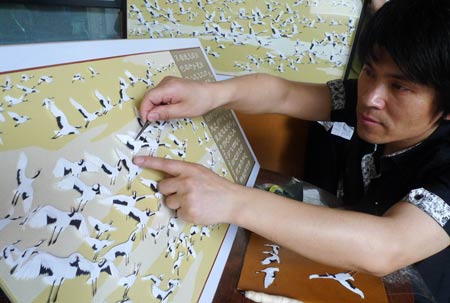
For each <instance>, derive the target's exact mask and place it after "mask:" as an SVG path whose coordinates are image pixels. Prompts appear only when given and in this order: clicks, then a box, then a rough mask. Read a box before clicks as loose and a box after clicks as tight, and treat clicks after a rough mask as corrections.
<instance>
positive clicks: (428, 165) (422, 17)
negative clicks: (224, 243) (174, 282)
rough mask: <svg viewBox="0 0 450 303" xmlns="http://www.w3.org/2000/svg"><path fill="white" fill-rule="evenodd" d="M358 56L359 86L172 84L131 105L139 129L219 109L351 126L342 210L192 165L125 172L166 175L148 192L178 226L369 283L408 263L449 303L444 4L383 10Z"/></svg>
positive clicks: (392, 4)
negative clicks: (227, 236) (357, 274)
mask: <svg viewBox="0 0 450 303" xmlns="http://www.w3.org/2000/svg"><path fill="white" fill-rule="evenodd" d="M359 51H360V58H361V60H362V62H363V63H364V67H363V70H362V72H361V74H360V77H359V79H358V81H345V82H343V81H331V82H329V83H328V85H322V84H305V83H299V82H293V81H288V80H284V79H281V78H277V77H274V76H269V75H264V74H253V75H247V76H243V77H237V78H233V79H230V80H227V81H222V82H217V83H200V82H194V81H189V80H182V79H177V78H172V77H171V78H166V79H164V80H163V81H161V83H160V84H159V85H158V86H157V87H156V88H155V89H153V90H150V91H149V92H148V93H147V94H146V96H145V97H144V99H143V102H142V105H141V114H142V116H143V117H145V118H146V119H149V120H159V119H163V120H164V119H172V118H181V117H185V116H198V115H201V114H203V113H205V112H207V111H209V110H212V109H214V108H216V107H224V108H232V109H234V110H237V111H242V112H246V113H279V114H286V115H290V116H293V117H296V118H299V119H305V120H310V121H325V120H330V121H340V122H345V123H347V124H348V125H350V126H354V127H355V130H356V131H355V132H354V134H353V136H352V137H351V140H348V141H346V142H345V144H343V146H342V147H341V153H339V155H340V157H341V158H338V159H337V160H338V161H337V162H339V163H345V165H343V166H342V165H341V168H342V171H341V172H340V176H341V179H340V181H339V184H340V185H341V186H340V189H341V190H342V192H343V196H342V198H343V200H344V201H345V202H346V203H347V204H348V205H351V206H352V207H353V210H342V209H328V208H323V207H317V206H312V205H308V204H305V203H297V202H294V201H292V200H289V199H286V198H283V197H280V196H277V195H272V194H270V193H267V192H264V191H261V190H257V189H252V188H246V187H243V186H240V185H236V184H233V183H231V182H228V181H226V180H225V179H224V178H221V177H219V176H216V175H214V174H213V173H212V172H210V171H209V170H208V169H206V168H203V167H201V166H199V165H196V164H189V163H184V162H179V161H174V160H168V159H159V158H151V157H136V158H135V163H137V164H138V165H140V166H142V167H148V168H152V169H156V170H160V171H163V172H165V173H166V175H167V176H166V179H164V180H162V181H161V182H160V183H159V191H160V192H161V193H163V194H164V195H165V196H166V204H167V206H168V207H169V208H171V209H175V210H177V211H178V216H179V217H181V218H183V219H185V220H187V221H190V222H194V223H197V224H213V223H221V222H226V223H232V224H236V225H239V226H242V227H244V228H246V229H249V230H251V231H253V232H255V233H258V234H260V235H262V236H264V237H266V238H268V239H270V240H271V241H274V242H277V243H279V244H281V245H283V246H284V247H287V248H290V249H292V250H294V251H296V252H298V253H299V254H301V255H303V256H305V257H307V258H310V259H312V260H315V261H318V262H322V263H326V264H329V265H333V266H338V267H342V268H346V269H348V270H356V271H363V272H367V273H370V274H373V275H377V276H383V275H386V274H389V273H391V272H393V271H396V270H398V269H401V268H404V267H406V266H408V265H411V264H415V266H416V267H417V269H418V271H419V272H420V274H421V275H422V277H423V279H424V280H425V282H426V284H427V286H428V287H429V289H430V290H431V292H432V294H433V295H434V299H435V300H436V302H450V287H449V286H450V249H449V248H448V247H449V244H450V237H449V233H450V224H449V223H448V222H449V220H450V205H449V204H450V123H449V122H448V120H449V118H450V116H449V115H448V113H450V1H446V0H430V1H423V0H391V1H389V2H387V3H386V4H385V5H384V6H382V8H381V9H380V10H379V11H378V12H377V13H376V14H375V15H374V16H373V18H372V19H371V20H370V21H369V23H368V24H367V26H366V31H365V33H363V34H362V40H361V41H360V49H359ZM339 163H337V164H336V165H337V166H336V167H338V164H339ZM274 223H276V224H274Z"/></svg>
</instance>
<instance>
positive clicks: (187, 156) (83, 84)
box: [0, 40, 258, 302]
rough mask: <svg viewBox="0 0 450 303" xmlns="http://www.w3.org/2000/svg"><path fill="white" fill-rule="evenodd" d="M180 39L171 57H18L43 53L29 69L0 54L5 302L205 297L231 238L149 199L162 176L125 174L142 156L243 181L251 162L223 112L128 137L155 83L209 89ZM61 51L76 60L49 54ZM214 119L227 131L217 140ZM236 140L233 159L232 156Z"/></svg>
mask: <svg viewBox="0 0 450 303" xmlns="http://www.w3.org/2000/svg"><path fill="white" fill-rule="evenodd" d="M183 41H184V43H183V45H182V46H178V47H177V48H176V49H174V48H170V47H171V45H173V42H170V41H167V40H161V41H159V42H157V41H152V44H156V45H157V46H156V47H152V46H151V44H150V43H148V41H142V42H141V43H133V45H137V46H138V47H137V48H135V49H129V41H116V42H112V41H105V42H101V43H99V42H93V43H92V44H89V43H88V44H83V43H81V44H80V43H63V44H46V45H42V46H39V45H36V46H28V51H36V54H38V53H42V51H43V50H46V51H51V52H52V54H53V55H52V54H49V55H43V56H41V57H40V58H41V60H40V61H39V59H35V60H34V61H36V62H33V63H27V62H22V63H20V62H19V63H17V61H18V60H17V59H13V57H8V56H10V55H11V54H17V55H20V53H21V52H23V51H24V49H25V48H24V46H20V47H14V46H10V47H3V48H0V53H1V54H2V59H6V60H8V59H11V60H12V61H16V63H12V64H11V62H10V63H8V64H9V66H8V67H7V68H3V69H2V70H1V71H0V85H1V88H0V89H1V91H0V96H1V97H0V138H1V142H0V143H1V144H0V170H1V171H2V177H1V180H2V182H1V184H0V199H1V201H2V203H1V204H0V217H1V218H2V219H0V234H1V237H0V249H1V250H2V258H1V260H0V275H1V277H0V284H1V286H2V289H3V290H4V291H5V292H6V293H7V295H8V296H9V297H10V298H11V299H12V300H13V301H17V302H46V301H53V302H54V301H58V302H91V301H92V302H124V301H133V302H167V301H170V302H188V301H189V302H191V301H199V300H200V301H202V300H209V299H210V298H211V297H212V295H213V294H214V290H215V287H216V285H217V280H218V278H220V273H221V269H220V268H221V266H223V262H224V260H225V259H226V256H227V252H228V251H229V249H230V245H231V242H232V239H233V237H234V232H235V227H234V226H229V225H214V226H198V225H192V224H187V223H186V222H183V221H182V220H181V219H179V218H177V217H176V213H175V212H173V211H171V210H169V209H168V208H167V207H165V205H164V197H163V196H162V195H161V194H160V193H159V192H158V190H157V183H158V181H159V180H160V179H161V177H162V176H161V174H160V173H158V172H155V171H150V170H142V169H140V168H138V167H137V166H135V165H134V164H133V163H132V158H133V156H134V155H136V154H151V155H155V156H160V157H166V158H172V159H178V160H182V161H190V162H196V163H200V164H202V165H204V166H206V167H208V168H209V169H211V170H213V171H214V172H216V173H217V174H219V175H221V176H223V177H224V178H227V179H229V180H231V181H233V182H239V183H242V184H248V185H250V184H251V183H252V182H253V181H254V178H255V174H256V171H257V167H258V164H257V162H256V160H255V158H254V155H253V153H252V151H251V150H250V148H249V147H248V145H247V141H246V139H245V137H244V136H243V134H242V132H241V129H240V127H239V125H238V124H237V122H236V120H235V118H234V114H233V113H232V112H215V113H210V114H209V115H206V116H205V117H198V118H193V119H180V120H171V121H165V122H163V121H159V122H154V123H152V124H151V125H150V126H149V127H148V128H147V130H146V131H145V132H144V133H143V135H141V136H140V137H139V138H136V136H137V132H138V131H139V130H140V128H141V126H142V121H141V119H140V118H139V114H138V111H137V109H138V107H139V101H140V100H141V99H142V97H143V95H144V93H145V91H147V90H148V89H150V88H152V87H153V86H154V85H155V84H156V83H158V82H159V81H160V80H161V79H162V78H163V77H165V76H168V75H174V76H182V77H189V78H193V79H200V80H205V81H214V80H215V76H214V73H213V72H212V70H211V68H210V65H209V63H208V61H207V59H206V57H205V56H204V53H203V51H202V49H201V48H200V47H199V43H198V42H197V41H193V40H192V41H191V40H183ZM127 42H128V44H127ZM164 45H165V46H166V47H167V49H165V50H164V47H161V46H164ZM94 46H95V47H94ZM98 47H100V49H99V48H98ZM69 48H71V49H72V50H79V51H85V54H84V57H83V56H81V57H77V56H67V57H68V58H64V55H61V54H60V53H59V52H62V51H64V50H67V49H69ZM121 48H122V51H118V49H119V50H120V49H121ZM90 51H92V52H90ZM69 53H70V51H69ZM37 57H39V56H37ZM59 58H62V59H59ZM27 60H30V59H27ZM25 61H26V60H25ZM31 61H33V60H31ZM199 102H201V100H199ZM230 115H231V116H230ZM221 117H225V118H223V119H225V120H227V121H229V125H230V127H229V129H227V130H226V131H225V132H223V131H222V132H220V131H219V132H217V130H215V129H217V127H215V126H214V125H216V124H215V123H219V122H217V121H220V120H221V119H222V118H221ZM229 117H232V119H231V120H230V119H229ZM230 138H231V139H230ZM236 139H237V141H238V142H239V145H240V146H239V147H240V148H239V149H238V151H230V150H229V148H228V147H227V144H228V143H227V142H228V141H230V140H236ZM237 159H244V161H243V162H242V161H238V160H237ZM215 281H216V282H215ZM24 287H26V289H27V291H26V292H25V291H23V289H24ZM205 302H206V301H205Z"/></svg>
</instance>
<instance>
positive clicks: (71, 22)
mask: <svg viewBox="0 0 450 303" xmlns="http://www.w3.org/2000/svg"><path fill="white" fill-rule="evenodd" d="M0 29H1V30H0V44H17V43H35V42H53V41H69V40H98V39H118V38H122V34H121V22H120V10H119V9H115V8H94V7H74V6H61V5H58V6H49V5H27V4H0Z"/></svg>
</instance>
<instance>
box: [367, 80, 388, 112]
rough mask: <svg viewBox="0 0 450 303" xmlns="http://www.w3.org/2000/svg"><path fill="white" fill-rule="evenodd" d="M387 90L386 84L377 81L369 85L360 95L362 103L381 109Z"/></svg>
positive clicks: (384, 103)
mask: <svg viewBox="0 0 450 303" xmlns="http://www.w3.org/2000/svg"><path fill="white" fill-rule="evenodd" d="M387 97H388V91H387V89H386V86H385V85H383V84H379V83H373V84H372V85H370V86H369V87H368V88H367V90H366V91H365V93H364V94H363V96H362V99H363V100H362V101H363V103H364V104H365V105H366V106H368V107H375V108H377V109H383V108H384V106H385V105H386V99H387Z"/></svg>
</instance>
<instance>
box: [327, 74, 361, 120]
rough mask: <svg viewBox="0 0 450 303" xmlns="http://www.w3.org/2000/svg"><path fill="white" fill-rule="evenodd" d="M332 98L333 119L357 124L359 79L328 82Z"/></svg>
mask: <svg viewBox="0 0 450 303" xmlns="http://www.w3.org/2000/svg"><path fill="white" fill-rule="evenodd" d="M327 85H328V88H329V89H330V94H331V98H332V109H331V121H333V122H345V123H347V124H348V125H349V126H355V125H356V103H357V96H358V92H357V86H358V85H357V80H355V79H352V80H340V79H339V80H332V81H328V82H327Z"/></svg>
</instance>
